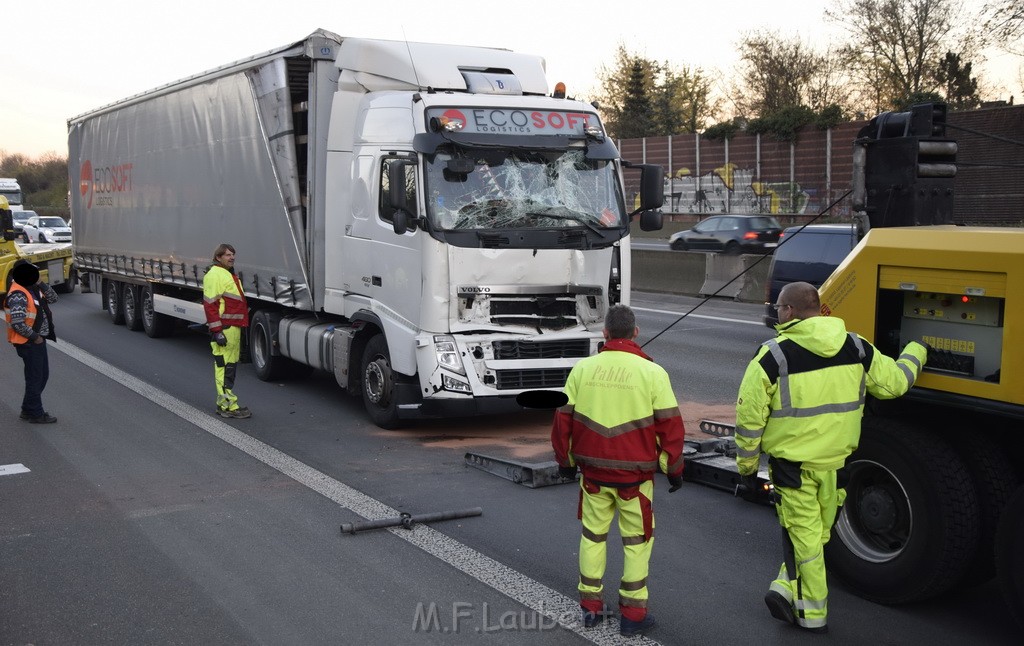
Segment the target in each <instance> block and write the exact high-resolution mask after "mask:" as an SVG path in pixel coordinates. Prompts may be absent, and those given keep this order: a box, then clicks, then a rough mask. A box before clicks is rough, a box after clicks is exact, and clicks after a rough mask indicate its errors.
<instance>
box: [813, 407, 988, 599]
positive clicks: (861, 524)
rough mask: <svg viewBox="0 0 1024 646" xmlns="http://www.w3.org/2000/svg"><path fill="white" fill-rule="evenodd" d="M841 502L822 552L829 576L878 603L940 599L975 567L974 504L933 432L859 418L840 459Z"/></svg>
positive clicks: (953, 456) (959, 467) (951, 454)
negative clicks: (854, 439) (844, 481)
mask: <svg viewBox="0 0 1024 646" xmlns="http://www.w3.org/2000/svg"><path fill="white" fill-rule="evenodd" d="M847 465H848V466H849V471H850V481H849V483H848V485H847V487H846V492H847V498H846V504H845V505H844V507H843V509H842V512H841V513H840V514H839V517H838V518H837V520H836V524H835V527H834V528H833V537H832V540H831V541H829V543H828V545H827V547H826V562H827V563H828V565H829V568H830V570H831V571H832V573H833V574H835V575H836V576H838V577H839V578H841V579H843V580H844V581H845V582H846V583H847V584H848V585H849V586H850V587H851V588H853V589H854V591H855V592H856V593H857V594H858V595H860V596H862V597H865V598H867V599H871V600H872V601H877V602H880V603H906V602H909V601H917V600H921V599H927V598H929V597H933V596H935V595H938V594H941V593H943V592H945V591H947V590H948V589H949V588H951V587H952V586H953V585H954V584H956V583H957V582H958V581H959V580H960V579H961V577H962V576H963V575H964V573H965V571H966V569H967V567H968V566H969V565H970V564H971V563H972V562H973V561H974V558H975V555H976V554H977V550H978V536H979V531H980V530H979V526H980V521H979V517H978V500H977V495H976V494H975V490H974V485H973V484H972V482H971V476H970V473H969V472H968V470H967V467H966V466H965V465H964V462H963V460H961V459H960V457H959V456H958V455H957V453H956V452H955V451H954V450H953V448H952V446H950V445H949V444H948V443H947V442H946V441H945V440H944V439H943V438H942V437H940V436H939V435H938V434H937V433H926V432H922V431H919V430H917V429H915V428H913V427H910V426H906V425H904V424H901V423H899V422H895V421H893V420H891V419H886V418H880V417H875V416H868V417H865V418H864V420H863V432H862V434H861V440H860V448H858V449H857V451H856V452H854V454H853V455H852V456H851V457H850V459H849V460H848V461H847Z"/></svg>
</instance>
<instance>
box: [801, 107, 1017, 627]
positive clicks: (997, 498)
mask: <svg viewBox="0 0 1024 646" xmlns="http://www.w3.org/2000/svg"><path fill="white" fill-rule="evenodd" d="M943 108H944V106H943ZM933 109H935V108H934V106H932V105H930V104H929V105H928V106H927V107H920V109H919V106H915V108H914V110H913V112H912V113H903V114H904V115H905V117H903V118H900V115H898V114H894V113H887V115H888V116H887V118H886V119H880V117H881V115H880V117H876V120H879V121H880V122H879V123H877V124H876V123H875V120H873V121H872V125H873V126H874V128H873V129H872V128H866V129H865V130H867V132H865V131H862V132H861V137H860V138H859V139H858V141H857V142H856V144H855V147H856V146H859V147H860V148H861V150H860V151H859V153H861V154H860V156H859V158H860V162H861V163H860V168H859V171H860V172H861V174H860V184H859V185H858V167H857V165H858V161H857V160H858V152H857V151H856V150H855V155H854V158H855V171H854V178H855V179H854V199H853V203H854V210H855V211H858V210H860V211H861V212H863V213H864V215H865V216H866V219H867V220H868V222H867V223H865V224H866V225H867V226H866V227H865V228H868V229H869V230H868V231H867V234H866V235H865V237H864V238H863V239H862V240H861V241H860V243H859V244H858V245H857V247H855V248H854V250H853V251H852V252H851V253H850V255H849V256H848V257H847V258H846V260H845V261H844V262H843V263H842V264H840V265H839V267H838V268H837V269H836V270H835V271H834V272H833V274H832V275H831V277H830V278H829V279H828V280H827V281H826V282H825V283H824V284H823V285H822V287H821V289H820V295H821V304H822V313H823V314H825V315H832V316H838V317H840V318H842V319H844V320H845V322H846V325H847V329H849V330H851V331H855V332H857V333H859V334H861V335H862V336H864V337H865V338H867V339H868V340H869V341H871V342H872V343H874V344H875V345H876V346H877V347H878V349H879V350H881V351H882V352H884V353H886V354H889V355H890V356H895V355H897V354H899V352H900V350H901V349H902V347H903V346H904V345H906V344H907V343H909V342H910V341H918V342H921V343H924V344H926V345H927V346H928V347H929V351H928V362H927V365H926V366H925V368H924V371H923V372H922V374H921V376H920V378H919V380H918V381H917V383H916V385H915V387H914V388H913V389H911V391H910V392H909V393H908V394H907V395H906V396H904V397H903V398H901V399H896V400H891V401H879V400H869V402H868V405H867V408H866V411H865V417H864V422H863V427H862V435H861V442H860V446H859V448H858V449H857V451H856V452H855V453H854V454H853V455H852V456H851V458H850V460H849V461H848V463H847V471H848V474H847V475H848V478H849V480H848V484H847V486H846V490H847V499H846V504H845V506H844V508H843V510H842V512H841V514H840V516H839V518H838V520H837V522H836V526H835V529H834V531H833V535H832V540H831V541H830V542H829V543H828V545H827V547H826V552H827V557H826V561H827V563H828V566H829V570H830V572H831V573H832V574H833V575H835V576H838V577H839V578H841V579H842V580H843V581H844V582H845V583H846V584H847V585H849V586H850V587H851V588H853V589H854V590H855V591H856V592H857V593H858V594H860V595H861V596H864V597H866V598H869V599H872V600H875V601H879V602H882V603H905V602H910V601H916V600H920V599H925V598H928V597H932V596H935V595H938V594H941V593H943V592H946V591H948V590H951V589H958V588H962V587H966V586H971V585H974V584H978V583H981V582H984V581H987V580H989V579H991V578H992V577H993V576H995V577H996V578H997V579H998V580H999V583H1000V585H1001V587H1002V591H1003V593H1004V596H1005V598H1006V600H1007V605H1008V607H1009V608H1010V609H1011V612H1013V613H1015V614H1016V616H1017V618H1018V619H1019V620H1021V621H1022V624H1024V229H1021V228H994V227H968V226H953V225H951V224H947V223H949V222H951V220H952V199H953V180H952V178H953V176H954V175H955V167H954V168H952V169H951V168H950V167H949V166H950V165H951V162H952V161H953V160H952V157H951V155H953V154H955V152H956V147H955V142H953V145H952V146H950V145H949V144H950V141H949V140H945V139H943V138H942V136H941V135H943V134H944V130H941V129H939V128H937V127H936V122H940V124H939V125H941V117H943V116H944V112H941V113H940V112H937V111H936V112H934V113H933V114H931V115H930V118H929V114H927V111H929V110H933ZM937 135H939V136H937ZM894 151H897V152H899V155H898V156H900V157H902V159H904V160H909V162H910V163H909V164H906V163H893V162H892V160H893V154H892V153H893V152H894ZM865 153H866V154H865ZM873 156H874V157H877V159H875V160H872V157H873ZM873 162H874V163H873ZM887 164H888V165H887ZM908 165H909V166H910V168H909V170H908V168H907V166H908ZM879 169H881V170H879ZM873 173H874V175H873ZM922 225H923V226H922Z"/></svg>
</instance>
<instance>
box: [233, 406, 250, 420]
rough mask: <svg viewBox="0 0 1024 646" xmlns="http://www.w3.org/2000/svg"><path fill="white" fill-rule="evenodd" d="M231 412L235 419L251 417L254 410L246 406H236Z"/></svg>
mask: <svg viewBox="0 0 1024 646" xmlns="http://www.w3.org/2000/svg"><path fill="white" fill-rule="evenodd" d="M229 412H230V413H231V417H234V418H235V419H249V418H250V417H252V411H250V410H249V409H248V408H246V407H245V406H242V407H241V408H236V409H235V410H233V411H229Z"/></svg>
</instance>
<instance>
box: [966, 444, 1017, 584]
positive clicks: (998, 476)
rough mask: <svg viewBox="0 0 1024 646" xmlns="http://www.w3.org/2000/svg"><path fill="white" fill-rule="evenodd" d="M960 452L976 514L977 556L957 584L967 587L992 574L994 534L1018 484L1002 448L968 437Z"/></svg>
mask: <svg viewBox="0 0 1024 646" xmlns="http://www.w3.org/2000/svg"><path fill="white" fill-rule="evenodd" d="M962 448H963V451H962V455H963V457H964V461H965V463H966V464H967V470H968V471H969V472H970V474H971V478H972V479H973V481H974V489H975V491H976V492H977V494H978V510H979V514H980V525H979V527H980V537H979V540H980V543H979V545H978V553H977V555H976V556H975V558H974V562H973V563H972V564H971V565H970V567H968V569H967V572H966V574H964V579H963V581H961V585H965V586H971V585H977V584H979V583H984V582H986V581H988V580H990V579H991V578H992V577H993V575H995V573H996V565H995V540H996V531H997V529H998V527H999V520H1000V518H1002V515H1003V513H1004V512H1003V510H1004V509H1005V508H1006V505H1007V503H1008V502H1009V500H1010V498H1011V497H1012V496H1013V495H1014V492H1015V491H1016V490H1017V485H1018V481H1017V474H1016V473H1015V472H1014V469H1013V465H1012V464H1011V463H1010V460H1009V459H1008V458H1007V457H1006V453H1005V448H1004V447H1003V445H1002V444H1001V443H1000V442H998V441H996V440H995V439H994V438H986V437H984V436H980V437H972V438H971V439H970V440H969V441H967V442H965V443H964V446H963V447H962Z"/></svg>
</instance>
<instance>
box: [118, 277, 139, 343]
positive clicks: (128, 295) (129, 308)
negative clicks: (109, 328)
mask: <svg viewBox="0 0 1024 646" xmlns="http://www.w3.org/2000/svg"><path fill="white" fill-rule="evenodd" d="M121 307H122V309H123V310H124V326H125V327H126V328H128V329H129V330H131V331H132V332H138V331H139V330H141V329H142V308H141V307H140V305H139V288H138V287H136V286H135V285H124V286H122V287H121Z"/></svg>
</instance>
